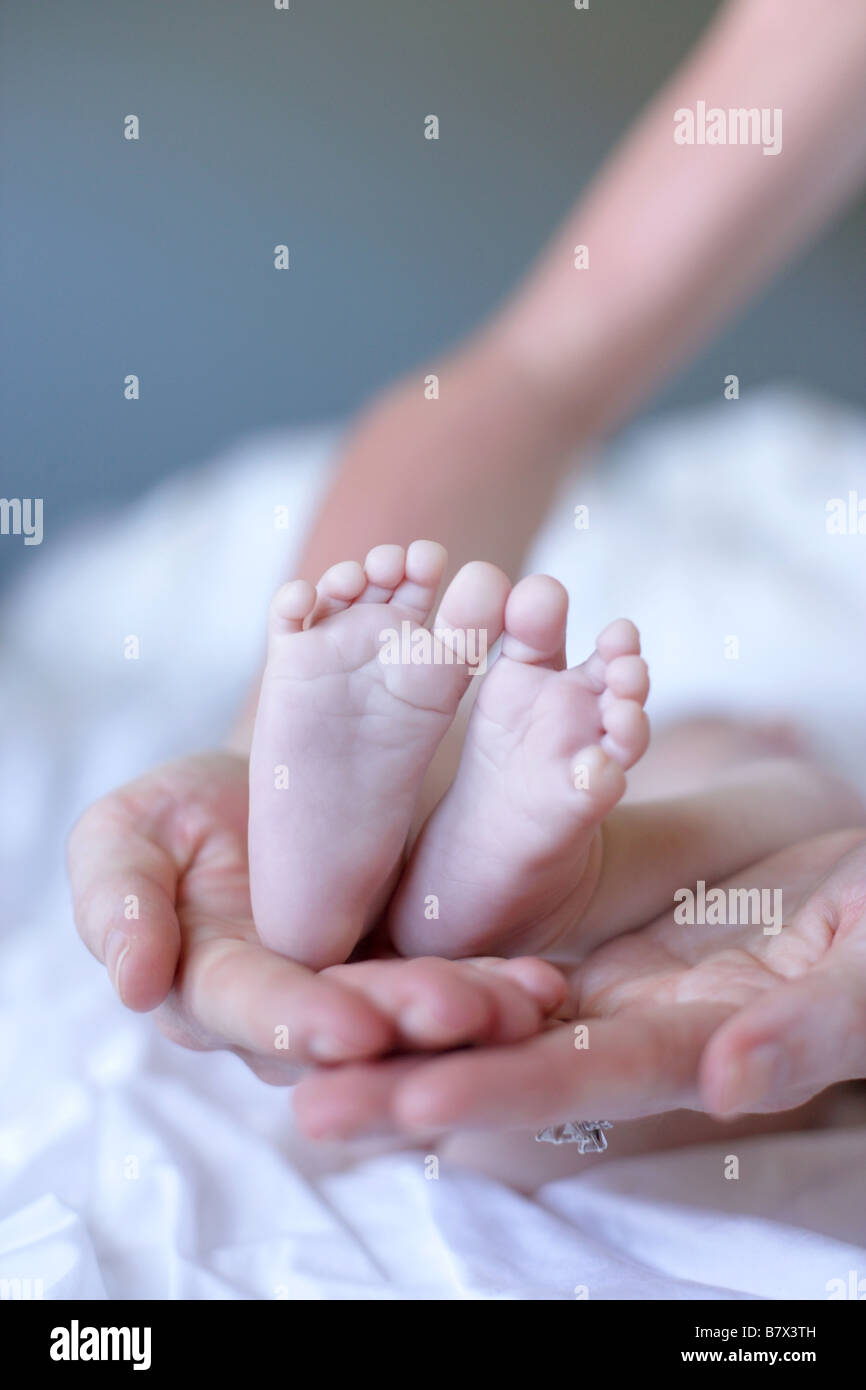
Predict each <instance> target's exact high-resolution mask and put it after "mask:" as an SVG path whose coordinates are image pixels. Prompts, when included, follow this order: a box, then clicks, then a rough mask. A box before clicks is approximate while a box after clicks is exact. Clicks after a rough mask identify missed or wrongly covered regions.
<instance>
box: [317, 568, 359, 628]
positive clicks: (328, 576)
mask: <svg viewBox="0 0 866 1390" xmlns="http://www.w3.org/2000/svg"><path fill="white" fill-rule="evenodd" d="M366 583H367V576H366V575H365V574H364V571H363V568H362V567H361V565H359V564H358V561H357V560H341V561H340V563H339V564H338V565H332V566H331V568H330V569H329V570H325V573H324V574H323V575H322V577H321V579H320V580H319V582H318V584H317V585H316V593H317V598H316V607H315V609H314V610H313V617H312V621H313V622H314V623H318V622H321V620H322V619H323V618H329V617H331V616H332V614H334V613H342V612H343V610H344V609H345V608H348V607H349V605H350V604H352V603H354V602H355V599H356V598H357V597H358V595H359V594H360V593H361V592H362V591H363V589H364V586H365V585H366Z"/></svg>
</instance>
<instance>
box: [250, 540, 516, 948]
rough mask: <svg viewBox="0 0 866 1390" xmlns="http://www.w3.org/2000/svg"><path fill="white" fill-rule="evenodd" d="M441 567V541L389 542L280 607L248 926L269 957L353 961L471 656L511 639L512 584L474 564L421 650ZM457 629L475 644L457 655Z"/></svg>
mask: <svg viewBox="0 0 866 1390" xmlns="http://www.w3.org/2000/svg"><path fill="white" fill-rule="evenodd" d="M445 560H446V555H445V551H444V549H443V548H442V546H441V545H437V544H435V543H434V542H433V541H415V542H414V544H412V545H411V546H410V547H409V549H408V551H406V552H404V551H403V549H402V547H400V546H398V545H380V546H377V547H376V548H375V550H371V551H370V553H369V555H368V556H367V559H366V561H365V563H364V566H363V568H362V566H361V565H359V564H357V563H356V562H355V561H351V560H349V561H345V562H344V563H342V564H339V565H335V566H334V567H333V568H332V569H330V570H328V571H327V573H326V574H325V575H324V577H323V578H322V580H321V581H320V583H319V585H318V588H317V589H314V588H313V586H312V585H311V584H308V583H306V582H305V581H304V580H296V581H295V582H294V583H291V584H286V585H285V586H284V587H283V588H282V589H280V591H279V592H278V593H277V595H276V597H275V598H274V600H273V603H272V604H271V610H270V620H269V638H268V660H267V667H266V670H265V674H264V678H263V681H262V689H261V695H260V699H259V708H258V713H257V716H256V726H255V732H254V736H253V747H252V754H251V758H250V835H249V846H250V884H251V895H252V905H253V916H254V919H255V923H256V927H257V930H258V932H259V936H260V937H261V939H262V941H263V942H264V943H265V945H266V946H269V947H270V948H271V949H272V950H275V951H280V952H281V953H283V954H284V955H289V956H291V957H292V958H293V959H294V960H297V961H300V962H302V963H303V964H305V965H308V966H310V967H312V968H313V969H315V970H320V969H322V968H323V967H324V966H327V965H332V964H336V963H337V962H339V961H343V960H345V959H346V957H347V956H348V955H349V953H350V952H351V950H352V948H353V947H354V945H355V943H356V942H357V940H358V938H359V937H360V936H361V935H362V934H363V933H364V931H365V930H366V929H367V928H368V927H369V926H370V925H371V924H372V922H373V921H374V919H375V917H376V916H377V914H378V913H380V912H381V910H382V907H383V905H384V903H385V902H386V901H387V894H388V893H389V892H390V890H391V888H392V886H393V879H394V876H395V873H396V871H397V870H398V868H399V863H400V859H401V856H402V853H403V847H404V844H405V840H406V835H407V832H408V829H409V823H410V820H411V817H412V812H413V808H414V805H415V800H416V797H417V793H418V788H419V785H420V783H421V779H422V777H423V775H424V772H425V770H426V768H427V765H428V764H429V762H430V759H431V758H432V756H433V754H434V752H435V750H436V747H437V745H438V743H439V741H440V739H441V738H442V736H443V734H444V733H445V731H446V729H447V728H448V725H449V724H450V723H451V721H452V719H453V717H454V714H455V712H456V710H457V706H458V704H459V702H460V699H461V696H462V695H463V694H464V692H465V691H466V688H467V686H468V684H469V680H470V678H471V676H472V674H473V671H474V669H475V668H474V666H473V665H472V664H470V662H471V659H472V657H473V655H475V654H477V653H478V652H479V650H482V648H481V646H480V643H481V642H487V643H491V644H492V643H493V642H495V641H496V640H497V638H498V637H499V635H500V633H501V631H502V624H503V613H504V609H505V600H506V597H507V594H508V588H509V585H508V580H507V579H506V577H505V575H504V574H502V572H501V571H500V570H498V569H496V568H495V567H494V566H493V565H488V564H483V563H481V562H480V561H476V562H474V563H472V564H469V565H465V566H464V567H463V569H462V570H461V571H460V573H459V574H458V575H457V576H456V578H455V579H454V580H453V582H452V583H451V585H450V586H449V588H448V590H447V592H446V594H445V597H444V598H443V600H442V604H441V606H440V609H439V613H438V615H437V618H436V622H435V624H434V633H435V632H436V631H437V630H443V632H444V636H443V640H442V641H439V640H436V639H435V637H434V638H429V637H426V636H425V638H424V639H422V641H420V642H418V643H417V644H416V643H414V642H413V641H412V635H413V634H417V633H418V632H419V630H420V628H421V625H422V624H424V623H425V622H426V620H427V618H428V616H429V614H430V611H431V608H432V606H433V601H434V599H435V597H436V592H437V590H438V588H439V584H440V581H441V578H442V574H443V571H444V568H445ZM446 629H447V632H445V631H444V630H446ZM454 633H463V634H468V635H467V636H466V645H465V647H464V649H463V651H462V652H461V651H460V650H458V649H457V648H456V646H455V641H454V637H453V634H454ZM388 634H392V637H391V639H390V643H389V639H388ZM449 634H451V635H450V636H449ZM479 635H480V637H479ZM425 643H426V649H425V645H424V644H425ZM467 657H468V658H469V659H468V660H467V659H466V658H467ZM386 658H390V659H386Z"/></svg>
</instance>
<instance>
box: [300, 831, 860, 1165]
mask: <svg viewBox="0 0 866 1390" xmlns="http://www.w3.org/2000/svg"><path fill="white" fill-rule="evenodd" d="M762 883H763V884H766V885H768V886H773V887H781V888H782V890H783V895H784V900H785V903H786V917H785V921H786V925H785V927H784V928H783V930H782V932H781V933H780V934H779V935H778V936H772V937H768V936H764V935H763V934H762V932H761V929H760V927H758V928H755V927H748V928H739V929H738V928H731V927H718V928H713V927H700V926H694V927H691V928H683V927H679V926H676V925H675V924H674V923H673V920H672V917H671V915H670V914H668V915H666V916H665V917H662V918H659V919H658V920H657V921H656V922H653V923H651V924H649V925H648V926H646V927H643V928H640V929H639V930H637V931H635V932H631V933H628V934H626V935H624V936H622V937H620V938H618V939H617V940H615V941H613V942H610V943H608V944H607V945H604V946H601V947H599V948H598V950H596V951H594V952H592V953H591V954H590V955H589V957H588V958H587V959H586V961H584V963H583V964H582V965H580V966H578V967H577V968H576V969H575V970H574V971H573V972H572V973H571V1001H572V1006H573V1012H574V1016H575V1017H576V1018H577V1019H579V1020H580V1021H581V1022H584V1023H586V1024H587V1026H588V1039H589V1046H588V1048H586V1050H577V1049H576V1048H575V1046H574V1026H575V1025H574V1023H573V1022H568V1023H562V1024H554V1025H552V1026H550V1028H549V1029H548V1030H547V1031H545V1032H544V1033H543V1034H541V1035H540V1036H538V1037H535V1038H532V1039H530V1040H528V1041H526V1042H524V1043H522V1044H518V1045H517V1046H515V1047H506V1048H498V1049H495V1050H494V1049H491V1048H480V1049H478V1050H476V1051H473V1052H472V1053H456V1054H452V1055H451V1056H447V1057H442V1058H438V1059H436V1058H433V1059H408V1060H406V1059H403V1060H400V1061H397V1062H392V1061H387V1060H386V1061H383V1062H380V1063H378V1064H377V1065H375V1066H365V1065H361V1066H351V1067H346V1068H341V1069H340V1070H339V1071H336V1072H333V1073H331V1074H330V1075H325V1074H322V1073H319V1074H317V1075H314V1076H311V1077H310V1078H308V1079H307V1080H306V1081H305V1082H303V1083H302V1085H301V1087H300V1089H299V1091H298V1093H297V1094H296V1114H297V1116H298V1119H299V1122H300V1124H301V1126H302V1128H303V1129H304V1130H305V1131H306V1132H307V1133H308V1134H310V1135H312V1136H314V1137H320V1138H325V1137H327V1138H338V1137H339V1138H346V1137H349V1136H352V1135H358V1134H365V1133H366V1134H370V1133H376V1134H399V1135H403V1136H405V1137H407V1138H417V1137H419V1136H421V1135H425V1136H429V1135H430V1134H433V1133H436V1132H440V1131H448V1130H459V1129H467V1130H472V1129H506V1128H515V1129H516V1128H532V1129H535V1128H538V1127H540V1126H542V1125H547V1124H554V1123H557V1122H559V1121H562V1120H564V1119H568V1118H571V1117H574V1116H577V1115H604V1116H605V1117H606V1118H609V1119H612V1120H616V1119H633V1118H637V1117H639V1116H643V1115H650V1114H654V1113H660V1112H662V1111H666V1110H680V1109H683V1108H685V1109H692V1110H705V1111H708V1112H709V1113H711V1114H715V1115H724V1116H728V1115H732V1114H736V1113H739V1112H748V1113H761V1112H771V1111H777V1110H785V1109H792V1108H794V1107H797V1106H800V1105H802V1104H803V1103H804V1102H805V1101H807V1100H808V1099H809V1098H810V1097H811V1096H814V1095H817V1094H818V1093H819V1092H820V1091H822V1090H823V1089H824V1088H825V1087H826V1086H828V1085H830V1084H832V1083H833V1082H835V1081H842V1080H848V1079H851V1078H854V1077H859V1076H863V1075H864V1074H866V890H864V884H866V837H864V833H863V831H862V830H861V831H843V832H838V833H836V834H832V835H828V836H822V837H819V838H818V839H816V840H813V841H809V842H806V843H805V844H803V845H798V846H795V847H793V848H792V849H788V850H785V851H783V852H782V853H780V854H778V855H776V856H773V857H772V858H771V859H768V860H765V861H763V862H762V863H761V864H759V865H755V866H754V867H753V868H752V869H750V870H749V871H748V872H747V873H743V874H740V875H736V876H734V877H733V878H732V879H731V880H729V881H728V884H727V885H726V886H730V887H735V886H737V885H738V884H744V885H746V886H749V887H753V886H757V885H760V884H762ZM789 912H790V916H789V915H788V913H789Z"/></svg>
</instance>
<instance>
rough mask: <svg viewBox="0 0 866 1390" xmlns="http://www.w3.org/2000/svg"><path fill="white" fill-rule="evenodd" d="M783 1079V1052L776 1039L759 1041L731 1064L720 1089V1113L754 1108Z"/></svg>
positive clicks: (768, 1095) (765, 1098)
mask: <svg viewBox="0 0 866 1390" xmlns="http://www.w3.org/2000/svg"><path fill="white" fill-rule="evenodd" d="M784 1080H785V1057H784V1053H783V1052H782V1050H781V1048H779V1047H778V1046H777V1045H776V1044H775V1043H762V1044H761V1045H760V1047H756V1048H753V1049H752V1051H751V1052H749V1053H747V1054H746V1056H745V1057H743V1058H741V1059H740V1061H739V1062H735V1063H733V1064H732V1066H731V1069H730V1071H729V1073H728V1076H727V1077H726V1079H725V1085H724V1088H723V1091H722V1107H721V1109H722V1114H731V1113H733V1112H734V1111H740V1112H742V1111H749V1110H752V1109H754V1108H755V1107H756V1106H759V1105H760V1103H761V1102H762V1101H765V1100H767V1099H768V1098H769V1097H770V1096H771V1095H772V1093H773V1092H774V1091H775V1090H777V1089H778V1088H780V1087H781V1085H782V1083H783V1082H784Z"/></svg>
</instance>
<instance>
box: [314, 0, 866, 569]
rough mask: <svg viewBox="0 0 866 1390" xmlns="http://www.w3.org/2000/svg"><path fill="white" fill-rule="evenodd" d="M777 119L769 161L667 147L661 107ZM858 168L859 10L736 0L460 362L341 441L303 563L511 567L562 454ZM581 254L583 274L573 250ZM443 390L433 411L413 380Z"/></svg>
mask: <svg viewBox="0 0 866 1390" xmlns="http://www.w3.org/2000/svg"><path fill="white" fill-rule="evenodd" d="M698 99H700V100H704V101H705V102H706V103H707V106H712V105H718V106H719V107H722V108H723V109H725V110H728V109H730V108H739V107H746V108H751V107H757V108H758V109H761V108H765V107H766V108H770V109H775V108H779V109H780V110H781V112H782V127H781V130H782V148H781V150H780V152H779V153H778V154H775V155H770V156H765V155H764V154H763V153H762V151H761V149H759V148H755V147H754V146H742V145H732V144H729V145H726V146H720V145H706V144H704V145H699V144H694V145H678V144H676V143H675V142H674V138H673V132H674V112H675V111H676V110H677V109H678V108H682V107H694V105H695V102H696V101H697V100H698ZM864 169H866V5H864V4H863V3H862V0H837V3H835V4H834V6H833V9H832V19H831V18H830V16H829V15H822V16H821V18H820V19H818V18H816V12H815V8H814V5H813V4H812V3H811V0H736V3H734V4H733V5H731V6H729V7H727V8H726V9H725V10H724V11H723V12H722V15H721V17H720V19H719V20H718V21H717V22H716V24H714V25H713V26H712V28H711V30H710V32H709V34H708V35H707V37H706V38H705V39H704V41H703V42H702V43H701V44H700V46H699V47H698V49H697V50H696V52H695V53H694V54H693V55H692V56H691V57H690V58H689V59H688V61H687V62H686V63H685V64H684V65H683V67H682V68H681V69H680V70H679V71H678V72H677V73H676V75H675V76H674V77H673V79H672V80H671V81H670V83H669V84H668V85H667V86H666V87H665V88H664V90H663V91H662V92H661V94H660V95H659V96H658V97H657V98H656V99H655V100H654V101H653V103H652V104H651V106H650V107H649V108H648V110H647V111H646V112H645V113H644V115H643V116H642V117H641V118H640V119H639V121H638V122H637V124H636V126H635V127H634V129H633V132H632V133H631V134H630V136H629V137H628V138H627V139H626V141H625V142H624V144H623V145H622V147H621V148H620V149H619V150H618V151H617V152H616V154H615V155H614V156H613V158H612V159H611V160H610V161H609V162H608V164H607V165H606V166H605V168H604V169H603V171H602V173H601V175H600V176H599V177H598V178H597V179H596V180H595V181H594V183H593V184H592V185H591V187H590V189H589V191H588V193H587V194H586V196H585V197H583V198H582V199H581V200H580V201H579V202H578V204H577V206H576V208H575V209H574V211H573V212H572V213H571V214H570V215H569V217H568V218H567V219H566V221H565V223H564V225H563V227H562V228H561V230H560V231H559V232H558V233H557V235H556V236H555V238H554V240H553V242H552V243H551V245H550V246H549V247H548V248H547V249H546V250H545V251H544V252H543V254H542V256H541V258H540V260H539V262H538V264H537V266H536V267H534V268H533V269H532V270H531V272H530V274H529V275H528V276H527V278H526V281H525V283H524V284H523V285H522V286H521V287H520V288H519V289H518V291H517V292H516V293H515V294H514V295H513V296H511V298H510V299H509V301H508V302H507V304H506V306H505V308H504V309H503V310H502V311H501V313H499V314H498V315H497V316H496V317H495V318H494V319H493V320H492V322H491V323H490V324H489V325H488V326H487V327H486V328H485V330H484V331H483V333H482V334H480V335H479V336H478V337H477V338H476V339H474V340H473V341H472V342H471V343H470V344H469V345H468V346H467V347H466V348H465V349H464V350H463V351H462V352H461V353H460V354H458V355H457V356H455V357H452V358H449V359H447V360H446V361H445V362H444V363H440V364H433V365H432V366H430V365H429V364H428V365H426V366H424V367H419V368H418V369H417V371H416V372H415V373H413V374H412V375H411V376H410V377H408V378H407V379H406V380H405V381H404V382H402V383H400V385H399V386H398V387H397V388H395V389H394V390H393V391H391V392H390V393H389V394H388V395H387V396H386V397H385V398H384V400H383V401H382V402H380V403H379V404H377V406H376V407H374V409H373V411H372V412H371V413H369V414H368V415H367V416H365V417H364V418H363V419H362V420H361V422H360V424H359V426H358V427H357V428H356V430H355V431H354V434H353V436H352V438H351V439H350V440H349V443H348V447H347V449H346V451H345V456H344V459H343V464H342V467H341V470H340V472H339V474H338V476H337V479H336V482H335V485H334V488H333V491H332V492H331V494H330V496H329V498H328V499H327V502H326V504H325V507H324V509H323V511H322V513H321V515H320V517H319V519H318V522H317V524H316V526H315V527H314V529H313V531H312V533H311V535H310V538H309V542H308V546H307V550H306V553H305V557H304V566H303V570H304V573H305V575H307V576H308V577H309V578H311V579H315V577H316V576H317V574H318V573H319V572H321V570H322V568H324V567H325V566H326V565H328V564H331V563H333V562H334V561H335V560H337V559H340V558H342V557H343V556H345V555H347V554H352V555H355V554H357V555H360V554H361V553H362V551H363V550H364V548H365V547H366V546H368V545H371V544H374V543H375V542H377V541H379V540H381V539H383V538H385V539H391V540H398V541H400V540H402V541H405V540H408V539H412V538H413V537H414V536H416V535H423V536H431V537H433V538H435V539H437V540H441V541H442V542H443V543H444V544H445V545H447V546H448V548H449V551H450V552H451V555H452V562H453V565H454V567H456V566H457V565H459V564H462V563H463V562H464V561H465V560H467V559H470V558H473V557H475V556H482V557H484V558H487V559H491V560H494V561H496V562H497V563H499V564H501V565H503V567H505V568H506V569H508V570H510V571H512V572H516V571H517V569H519V566H520V562H521V560H522V558H523V555H524V553H525V551H526V548H527V546H528V544H529V542H530V540H531V538H532V536H533V534H534V532H535V530H536V528H537V526H538V524H539V521H540V520H541V518H542V517H543V515H544V511H545V507H546V505H547V503H548V502H549V499H550V496H551V494H552V492H553V489H554V488H555V486H556V481H557V477H558V467H557V465H558V464H560V463H561V462H562V461H563V460H564V459H565V458H566V457H567V455H568V451H569V449H570V448H571V447H573V445H574V444H575V443H576V442H577V441H583V442H585V441H587V440H589V439H590V438H592V437H593V436H596V435H599V434H602V433H604V432H605V431H606V430H608V429H609V428H610V427H611V426H612V425H613V424H614V423H616V422H617V421H618V420H620V419H621V418H622V417H623V416H624V415H627V414H628V413H629V411H630V410H632V409H634V408H635V407H636V406H637V405H638V404H639V403H640V401H641V400H642V399H643V398H644V397H646V396H647V395H648V394H649V393H650V391H651V390H652V389H653V388H654V387H655V386H656V385H657V384H658V383H659V382H660V381H661V380H662V379H663V378H664V377H665V376H666V375H668V374H669V373H670V372H671V371H673V370H674V369H675V368H676V366H677V365H678V364H679V363H680V361H681V360H682V359H683V358H684V356H685V355H686V354H687V353H688V351H689V349H690V348H692V347H695V346H698V345H699V344H700V343H701V342H702V341H703V340H704V339H706V338H707V337H709V336H710V335H711V334H712V332H714V331H715V329H716V328H717V327H718V326H719V324H720V323H721V322H722V321H723V320H724V319H725V318H726V317H727V316H728V315H730V314H731V313H732V312H734V311H735V310H736V309H737V308H738V307H739V305H740V304H741V303H742V301H743V300H744V299H745V298H746V297H747V296H748V295H749V294H750V293H752V292H753V291H754V290H755V289H757V288H758V287H759V286H760V284H761V283H762V282H763V281H764V280H765V279H766V278H767V277H768V276H769V275H770V274H771V272H772V271H773V270H774V269H775V268H777V267H778V266H779V265H780V264H782V263H783V262H784V261H785V259H787V258H788V257H789V256H790V255H791V254H793V253H794V252H795V251H796V250H797V249H798V248H799V247H801V246H802V245H803V244H804V243H805V242H806V241H808V239H809V238H810V236H811V235H813V234H814V233H815V232H816V231H817V230H818V229H819V228H820V227H821V226H822V225H823V223H824V222H825V221H826V220H827V219H828V217H830V216H831V215H832V214H833V213H834V212H835V211H836V209H837V208H838V207H839V206H840V205H841V204H843V203H844V201H845V200H846V198H847V197H848V196H850V195H851V194H852V192H853V191H854V189H856V187H857V186H858V185H859V182H860V181H861V179H862V177H863V174H864ZM577 245H585V246H586V247H587V249H588V253H589V266H588V268H586V269H578V268H576V267H575V256H574V250H575V246H577ZM429 372H435V373H436V374H437V375H439V377H440V381H439V396H438V399H427V398H426V397H425V377H426V376H427V374H428V373H429Z"/></svg>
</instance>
